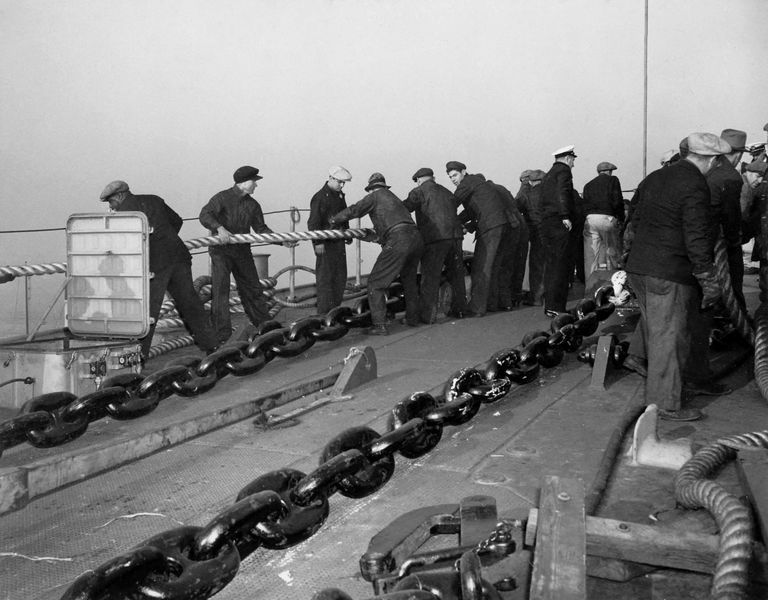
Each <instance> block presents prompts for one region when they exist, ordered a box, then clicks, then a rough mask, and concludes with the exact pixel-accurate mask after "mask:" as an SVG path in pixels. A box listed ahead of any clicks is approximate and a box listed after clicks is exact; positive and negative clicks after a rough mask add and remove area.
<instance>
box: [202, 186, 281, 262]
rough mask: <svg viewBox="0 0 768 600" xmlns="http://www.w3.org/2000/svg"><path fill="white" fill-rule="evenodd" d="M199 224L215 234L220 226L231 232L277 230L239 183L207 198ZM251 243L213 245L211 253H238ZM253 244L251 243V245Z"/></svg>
mask: <svg viewBox="0 0 768 600" xmlns="http://www.w3.org/2000/svg"><path fill="white" fill-rule="evenodd" d="M200 223H202V225H203V227H207V228H208V229H209V230H210V232H211V235H216V233H217V232H218V229H219V227H222V226H223V227H224V228H225V229H227V230H228V231H229V232H230V233H250V232H251V229H253V232H254V233H274V232H273V231H272V230H271V229H270V228H269V227H267V224H266V223H265V222H264V213H263V212H262V210H261V206H260V205H259V203H258V202H256V200H254V199H253V197H252V196H251V195H250V194H244V193H243V192H242V191H241V190H240V188H239V187H237V186H236V185H234V186H232V187H231V188H229V189H226V190H222V191H221V192H219V193H218V194H216V195H215V196H213V198H211V199H210V200H209V201H208V204H206V205H205V206H203V208H202V210H201V211H200ZM246 244H248V243H247V242H244V243H240V244H223V245H219V246H210V247H209V248H208V252H210V253H211V254H216V253H220V254H239V253H240V252H241V248H242V247H243V246H244V245H246ZM248 245H249V246H250V244H248Z"/></svg>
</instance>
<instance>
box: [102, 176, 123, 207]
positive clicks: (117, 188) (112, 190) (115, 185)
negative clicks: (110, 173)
mask: <svg viewBox="0 0 768 600" xmlns="http://www.w3.org/2000/svg"><path fill="white" fill-rule="evenodd" d="M127 191H128V184H127V183H125V181H120V180H119V179H118V180H117V181H110V182H109V183H108V184H107V187H105V188H104V191H102V192H101V195H100V196H99V199H100V200H101V201H102V202H106V201H107V200H109V197H110V196H114V195H115V194H119V193H120V192H127Z"/></svg>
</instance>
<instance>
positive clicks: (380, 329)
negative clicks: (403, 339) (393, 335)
mask: <svg viewBox="0 0 768 600" xmlns="http://www.w3.org/2000/svg"><path fill="white" fill-rule="evenodd" d="M368 335H389V331H388V330H387V326H386V325H374V326H373V327H371V328H370V329H368Z"/></svg>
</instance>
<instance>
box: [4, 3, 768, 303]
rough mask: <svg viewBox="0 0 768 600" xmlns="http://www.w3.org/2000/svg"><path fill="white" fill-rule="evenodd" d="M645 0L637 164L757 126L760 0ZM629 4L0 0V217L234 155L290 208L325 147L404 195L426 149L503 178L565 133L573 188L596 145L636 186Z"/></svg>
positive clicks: (43, 253)
mask: <svg viewBox="0 0 768 600" xmlns="http://www.w3.org/2000/svg"><path fill="white" fill-rule="evenodd" d="M649 8H650V18H649V24H650V35H649V69H648V75H649V88H648V91H649V104H648V108H649V111H648V155H649V158H648V169H649V171H650V170H653V169H655V168H656V167H657V165H658V157H659V156H660V155H661V154H662V153H663V152H664V151H665V150H667V149H669V148H672V147H674V146H676V145H677V143H678V142H679V141H680V139H681V138H683V137H684V136H685V135H687V134H688V133H690V132H692V131H697V130H698V131H713V132H719V131H720V130H721V129H723V128H726V127H733V128H738V129H744V130H746V131H747V132H748V134H749V136H748V137H749V141H750V142H756V141H765V135H764V132H763V131H762V127H763V125H764V124H765V123H766V121H768V103H767V102H766V98H768V78H767V77H765V69H766V67H765V58H766V56H768V31H767V30H766V10H765V9H766V1H765V0H728V1H727V2H724V1H723V0H650V2H649ZM643 15H644V1H643V0H487V1H482V0H472V1H462V0H391V1H385V0H379V1H374V0H296V1H291V0H281V1H278V0H269V1H268V0H217V1H215V2H212V1H210V0H184V1H182V0H175V1H174V0H121V1H118V0H0V72H1V73H2V77H1V78H0V89H1V90H2V94H1V97H2V102H1V103H0V165H2V176H1V177H0V205H1V206H2V209H3V212H2V214H3V219H2V224H1V225H0V230H8V229H16V228H30V227H62V226H63V225H64V223H65V221H66V218H67V216H68V215H70V214H72V213H78V212H92V211H100V210H102V209H103V208H104V206H103V205H101V204H100V203H99V202H98V195H99V192H100V191H101V189H102V188H103V187H104V185H105V184H106V183H107V182H108V181H110V180H112V179H125V180H126V181H128V183H129V184H130V185H131V188H132V189H133V191H135V192H136V193H155V194H159V195H161V196H163V197H164V198H165V199H166V201H167V202H168V203H169V204H170V205H171V206H173V207H174V208H175V209H176V210H177V211H178V212H179V213H180V214H181V215H182V216H184V217H193V216H196V215H197V214H198V212H199V209H200V207H201V206H202V205H203V204H204V203H205V202H206V201H207V200H208V199H209V198H210V197H211V196H212V195H213V194H214V193H215V192H217V191H219V190H221V189H224V188H226V187H229V186H230V185H231V183H232V179H231V175H232V172H233V171H234V169H235V168H237V167H238V166H240V165H243V164H251V165H254V166H256V167H258V168H259V169H261V172H262V174H263V175H264V180H262V181H261V182H260V186H259V188H258V189H257V190H256V193H255V196H256V198H257V199H258V200H259V201H260V202H261V203H262V206H263V208H264V209H265V210H266V211H271V210H279V209H281V208H287V207H289V206H291V205H293V206H298V207H308V204H309V198H310V197H311V195H312V194H313V193H314V192H315V191H316V190H317V189H319V188H320V186H321V185H322V183H323V181H324V180H325V178H326V174H327V169H328V167H329V166H330V165H332V164H335V163H340V164H342V165H344V166H345V167H347V168H348V169H349V170H350V171H351V172H352V173H353V176H354V179H353V180H352V182H351V183H350V184H348V185H347V189H346V191H347V200H348V202H353V201H356V200H358V199H359V198H361V197H362V196H363V194H364V192H363V187H364V186H365V182H366V180H367V178H368V176H369V175H370V174H371V173H372V172H373V171H380V172H382V173H384V174H385V176H386V177H387V180H388V182H389V183H390V184H391V185H392V186H393V188H392V189H393V191H394V192H395V193H397V194H398V195H400V196H401V197H404V196H405V194H407V192H408V190H409V189H410V187H411V185H412V182H411V180H410V177H411V175H412V174H413V172H414V171H415V170H416V169H417V168H419V167H422V166H429V167H432V168H434V169H435V171H436V173H437V174H438V180H439V181H440V182H442V183H444V184H446V185H448V186H450V183H449V182H448V180H447V177H445V174H444V165H445V162H446V161H448V160H461V161H463V162H465V163H466V164H467V165H468V167H469V171H470V172H481V173H484V174H485V175H486V176H487V177H489V178H492V179H494V180H495V181H498V182H501V183H504V184H506V185H508V186H509V187H510V188H511V189H512V190H513V192H516V191H517V188H518V175H519V173H520V171H522V170H523V169H526V168H542V169H545V170H546V169H548V168H549V166H550V165H551V162H552V156H551V152H552V151H553V150H555V149H556V148H558V147H561V146H564V145H566V144H575V146H576V152H577V154H578V155H579V158H578V159H577V161H576V166H575V168H574V181H575V184H576V186H577V187H578V188H581V187H583V185H584V184H585V183H586V182H587V181H589V180H590V179H591V178H592V177H594V176H595V165H596V164H597V163H598V162H600V161H603V160H610V161H611V162H613V163H615V164H616V165H617V166H618V171H617V172H616V175H618V176H619V178H620V179H621V181H622V184H623V187H624V188H625V189H629V188H633V187H635V186H636V185H637V182H638V181H639V180H640V178H641V176H642V168H643V165H642V158H643V154H642V151H643V18H644V17H643ZM305 223H306V217H305V216H304V218H303V220H302V223H299V224H298V226H297V227H298V228H299V229H303V228H305V226H306V224H305ZM270 225H271V226H272V228H273V229H275V230H276V231H280V230H287V229H288V219H287V217H286V216H285V215H280V216H279V217H277V216H276V217H274V218H270ZM202 234H203V230H202V229H201V228H200V227H199V226H197V224H195V223H190V224H187V225H185V228H184V230H182V237H185V238H191V237H197V236H199V235H202ZM0 244H2V252H3V257H2V258H0V263H4V264H20V263H23V261H24V260H28V261H30V262H42V261H57V260H64V256H65V245H64V241H63V237H62V236H60V235H59V236H54V237H45V236H40V235H36V236H33V235H25V236H19V235H13V236H9V235H2V234H0ZM273 252H274V253H276V254H280V253H285V252H286V251H285V250H284V249H282V248H274V249H273ZM299 256H300V258H302V262H304V263H305V264H309V263H311V256H310V252H309V250H308V248H306V245H304V247H302V248H301V249H300V250H299ZM368 268H370V267H368ZM38 279H40V278H38ZM5 292H6V293H7V290H6V291H5ZM2 293H3V291H2V290H0V297H1V296H2Z"/></svg>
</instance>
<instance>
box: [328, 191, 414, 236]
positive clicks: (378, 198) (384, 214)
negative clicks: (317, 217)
mask: <svg viewBox="0 0 768 600" xmlns="http://www.w3.org/2000/svg"><path fill="white" fill-rule="evenodd" d="M365 215H370V217H371V222H372V223H373V228H374V230H375V231H376V235H378V236H379V241H380V242H381V243H384V242H385V241H386V238H387V233H388V232H389V231H391V230H392V229H394V228H395V227H396V226H398V225H413V226H414V227H415V226H416V223H414V222H413V219H411V213H410V212H409V211H408V209H407V208H405V206H404V205H403V202H402V201H401V200H400V198H398V197H397V196H395V194H394V193H392V192H390V191H389V189H387V188H385V187H379V188H375V189H374V190H373V191H372V192H371V193H370V194H368V195H367V196H365V198H363V199H362V200H360V201H359V202H356V203H355V204H353V205H352V206H349V207H347V208H345V209H344V210H342V211H341V212H339V213H337V214H335V215H334V216H333V217H331V223H333V224H334V225H335V224H338V223H345V222H347V221H349V220H350V219H355V218H359V217H364V216H365Z"/></svg>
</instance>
